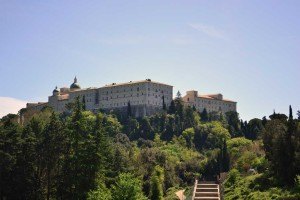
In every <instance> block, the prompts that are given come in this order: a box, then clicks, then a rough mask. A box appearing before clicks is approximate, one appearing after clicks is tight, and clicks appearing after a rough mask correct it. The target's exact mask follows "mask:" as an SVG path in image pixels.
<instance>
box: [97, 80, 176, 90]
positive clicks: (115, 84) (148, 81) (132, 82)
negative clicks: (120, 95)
mask: <svg viewBox="0 0 300 200" xmlns="http://www.w3.org/2000/svg"><path fill="white" fill-rule="evenodd" d="M138 83H155V84H160V85H166V86H170V87H173V86H172V85H168V84H165V83H160V82H156V81H151V80H141V81H130V82H126V83H112V84H108V85H105V86H103V87H100V88H108V87H117V86H124V85H131V84H138Z"/></svg>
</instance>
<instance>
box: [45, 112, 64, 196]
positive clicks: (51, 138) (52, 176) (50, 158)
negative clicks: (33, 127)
mask: <svg viewBox="0 0 300 200" xmlns="http://www.w3.org/2000/svg"><path fill="white" fill-rule="evenodd" d="M50 118H51V119H50V123H49V124H48V125H47V126H46V128H45V130H44V140H43V142H42V147H43V150H42V155H43V157H44V163H45V174H46V199H48V200H49V199H50V197H52V198H53V197H55V195H56V189H57V188H58V181H59V180H58V179H57V175H58V173H59V171H60V170H61V163H62V161H63V157H64V154H65V152H66V144H67V141H66V139H67V138H66V135H65V131H64V127H63V125H62V123H61V122H60V121H59V119H58V117H57V115H56V114H55V113H52V116H51V117H50Z"/></svg>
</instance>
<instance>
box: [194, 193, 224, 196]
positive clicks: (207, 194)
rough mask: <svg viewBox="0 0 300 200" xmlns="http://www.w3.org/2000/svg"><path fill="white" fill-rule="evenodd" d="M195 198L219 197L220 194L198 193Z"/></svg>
mask: <svg viewBox="0 0 300 200" xmlns="http://www.w3.org/2000/svg"><path fill="white" fill-rule="evenodd" d="M195 197H219V193H212V192H196V193H195Z"/></svg>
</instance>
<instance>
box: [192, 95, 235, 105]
mask: <svg viewBox="0 0 300 200" xmlns="http://www.w3.org/2000/svg"><path fill="white" fill-rule="evenodd" d="M198 97H200V98H204V99H214V100H219V101H226V102H232V103H236V101H232V100H229V99H222V100H220V99H216V98H213V97H211V96H208V95H199V96H198Z"/></svg>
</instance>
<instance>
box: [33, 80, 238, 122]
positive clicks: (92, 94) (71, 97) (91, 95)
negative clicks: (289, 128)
mask: <svg viewBox="0 0 300 200" xmlns="http://www.w3.org/2000/svg"><path fill="white" fill-rule="evenodd" d="M78 96H79V97H80V98H81V100H82V101H84V102H85V107H86V109H87V110H90V111H92V112H97V111H99V110H102V111H105V112H109V111H119V112H121V113H124V114H125V113H127V108H128V106H129V104H130V107H131V111H132V115H133V116H135V117H143V116H149V115H152V114H155V113H157V112H162V111H163V103H165V105H166V107H167V108H168V107H169V106H170V104H171V101H172V100H173V86H171V85H168V84H164V83H159V82H155V81H152V80H151V79H146V80H142V81H130V82H127V83H118V84H117V83H112V84H109V85H105V86H103V87H99V88H96V87H90V88H85V89H81V87H80V85H79V84H78V82H77V78H76V77H75V79H74V82H73V83H72V84H71V86H70V87H69V88H68V87H63V88H60V89H58V88H57V87H56V88H55V89H54V90H53V92H52V95H51V96H49V98H48V102H45V103H41V102H40V103H28V104H27V109H32V110H36V111H39V110H41V109H42V108H43V107H45V106H49V107H52V108H53V109H54V110H55V111H56V112H60V113H61V112H64V111H67V108H66V105H67V104H68V103H71V102H74V101H75V99H76V98H77V97H78ZM182 99H183V101H184V104H185V105H186V106H195V108H196V109H197V110H198V111H200V112H202V111H203V109H204V108H206V109H207V111H208V112H212V111H221V112H223V113H225V112H228V111H236V102H233V101H230V100H225V99H223V96H222V95H221V94H217V95H205V96H198V92H197V91H188V92H187V94H186V96H184V97H183V98H182Z"/></svg>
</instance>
